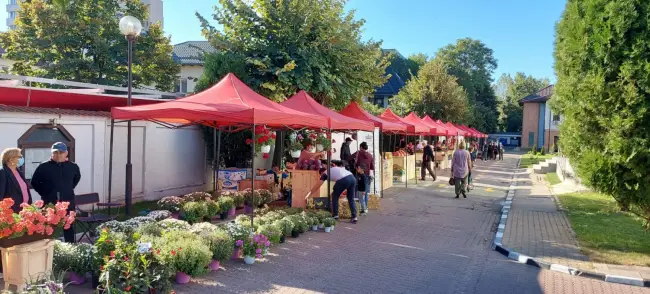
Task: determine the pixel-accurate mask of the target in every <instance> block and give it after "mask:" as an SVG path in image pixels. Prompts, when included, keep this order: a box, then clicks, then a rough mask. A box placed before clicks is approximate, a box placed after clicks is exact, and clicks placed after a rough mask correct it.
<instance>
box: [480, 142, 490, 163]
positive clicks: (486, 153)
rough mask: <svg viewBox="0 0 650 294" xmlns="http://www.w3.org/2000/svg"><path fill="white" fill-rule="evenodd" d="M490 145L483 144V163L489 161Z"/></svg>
mask: <svg viewBox="0 0 650 294" xmlns="http://www.w3.org/2000/svg"><path fill="white" fill-rule="evenodd" d="M488 145H489V144H488V143H487V142H483V152H482V153H481V158H483V161H487V157H488Z"/></svg>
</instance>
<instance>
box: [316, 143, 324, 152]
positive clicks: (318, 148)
mask: <svg viewBox="0 0 650 294" xmlns="http://www.w3.org/2000/svg"><path fill="white" fill-rule="evenodd" d="M323 149H325V147H323V145H321V144H316V152H322V151H323Z"/></svg>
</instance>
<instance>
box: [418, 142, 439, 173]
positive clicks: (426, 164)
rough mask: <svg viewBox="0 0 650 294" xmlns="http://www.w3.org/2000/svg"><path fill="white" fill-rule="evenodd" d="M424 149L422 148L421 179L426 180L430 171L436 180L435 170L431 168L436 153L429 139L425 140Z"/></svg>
mask: <svg viewBox="0 0 650 294" xmlns="http://www.w3.org/2000/svg"><path fill="white" fill-rule="evenodd" d="M424 144H425V146H424V149H423V150H422V152H423V153H422V166H421V167H420V174H421V180H423V181H424V180H425V179H426V176H427V171H429V174H430V175H431V177H432V178H433V180H434V181H435V180H436V174H435V173H434V172H433V170H432V169H431V162H432V161H433V160H434V159H435V157H434V153H433V148H432V146H431V144H427V141H424Z"/></svg>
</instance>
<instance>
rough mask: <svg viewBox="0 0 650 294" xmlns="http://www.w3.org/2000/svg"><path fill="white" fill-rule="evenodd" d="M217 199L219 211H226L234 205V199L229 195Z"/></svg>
mask: <svg viewBox="0 0 650 294" xmlns="http://www.w3.org/2000/svg"><path fill="white" fill-rule="evenodd" d="M217 201H218V202H219V207H221V211H223V212H226V211H228V210H230V209H231V208H233V207H235V200H234V199H232V197H230V196H221V197H219V198H218V199H217Z"/></svg>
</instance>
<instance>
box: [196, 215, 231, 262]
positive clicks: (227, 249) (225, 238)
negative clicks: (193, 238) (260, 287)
mask: <svg viewBox="0 0 650 294" xmlns="http://www.w3.org/2000/svg"><path fill="white" fill-rule="evenodd" d="M192 232H193V233H195V234H198V235H199V236H200V237H201V238H203V240H204V241H205V243H206V244H207V245H208V247H210V251H212V259H215V260H218V261H220V262H224V261H226V260H228V259H229V258H230V257H231V256H232V252H233V249H234V247H235V241H234V240H233V239H232V238H231V237H230V235H228V232H226V231H225V230H223V229H220V228H219V227H217V226H215V225H213V224H210V223H199V224H195V225H193V226H192Z"/></svg>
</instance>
